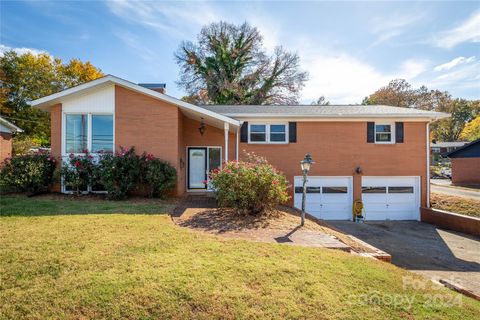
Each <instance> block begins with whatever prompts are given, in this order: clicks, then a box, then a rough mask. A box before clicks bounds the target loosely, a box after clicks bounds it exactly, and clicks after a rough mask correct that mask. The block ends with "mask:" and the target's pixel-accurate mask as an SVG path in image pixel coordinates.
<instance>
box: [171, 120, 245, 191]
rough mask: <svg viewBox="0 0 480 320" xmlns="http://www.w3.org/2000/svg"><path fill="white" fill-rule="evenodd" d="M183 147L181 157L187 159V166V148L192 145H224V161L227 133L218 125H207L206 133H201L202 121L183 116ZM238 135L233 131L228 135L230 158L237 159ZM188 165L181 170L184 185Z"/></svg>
mask: <svg viewBox="0 0 480 320" xmlns="http://www.w3.org/2000/svg"><path fill="white" fill-rule="evenodd" d="M181 122H182V132H183V134H182V137H181V139H180V140H182V143H183V145H182V147H181V148H180V149H179V154H180V157H181V158H182V159H183V160H184V161H185V166H186V165H187V161H186V159H187V153H186V148H187V147H189V146H191V147H200V146H205V147H207V146H210V147H222V161H224V159H225V153H224V152H225V133H224V129H220V128H217V127H212V126H210V125H205V133H204V134H203V135H201V134H200V132H199V131H198V128H199V127H200V122H199V121H195V120H192V119H190V118H187V117H185V116H183V117H182V121H181ZM235 139H236V135H235V134H234V133H232V132H230V133H229V135H228V159H229V160H235V159H236V144H235ZM186 172H187V169H186V167H185V168H184V169H183V170H182V171H181V177H180V179H179V183H183V186H184V187H185V186H186V182H185V181H186Z"/></svg>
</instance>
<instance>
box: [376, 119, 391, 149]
mask: <svg viewBox="0 0 480 320" xmlns="http://www.w3.org/2000/svg"><path fill="white" fill-rule="evenodd" d="M377 125H378V126H390V141H377ZM373 129H374V130H373V132H374V138H375V143H376V144H394V143H395V122H380V121H377V122H375V124H374V126H373ZM379 133H380V134H381V133H382V132H379Z"/></svg>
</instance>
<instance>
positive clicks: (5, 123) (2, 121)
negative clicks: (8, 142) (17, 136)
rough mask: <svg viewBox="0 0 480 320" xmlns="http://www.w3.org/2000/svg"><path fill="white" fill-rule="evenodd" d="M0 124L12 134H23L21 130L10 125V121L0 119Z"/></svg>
mask: <svg viewBox="0 0 480 320" xmlns="http://www.w3.org/2000/svg"><path fill="white" fill-rule="evenodd" d="M0 123H1V124H2V125H4V126H5V127H7V128H9V129H10V130H12V132H13V133H18V132H23V130H22V129H21V128H19V127H17V126H16V125H14V124H13V123H11V122H10V121H8V120H5V119H3V118H0Z"/></svg>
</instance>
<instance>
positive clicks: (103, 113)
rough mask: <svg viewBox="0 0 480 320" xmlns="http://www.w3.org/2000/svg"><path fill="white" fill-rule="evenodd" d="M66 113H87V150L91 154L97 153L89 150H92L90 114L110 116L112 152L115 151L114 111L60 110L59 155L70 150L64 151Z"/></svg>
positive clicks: (65, 154)
mask: <svg viewBox="0 0 480 320" xmlns="http://www.w3.org/2000/svg"><path fill="white" fill-rule="evenodd" d="M67 115H87V150H88V151H89V153H91V154H94V155H95V154H98V153H95V152H91V150H92V116H96V115H99V116H112V130H113V132H112V135H113V141H112V143H113V145H112V152H113V153H115V113H111V112H63V111H62V132H61V136H62V141H61V155H62V156H68V155H69V154H70V152H68V153H67V152H66V139H67V130H66V129H67V127H66V123H67ZM82 154H84V153H82V152H80V153H74V155H82Z"/></svg>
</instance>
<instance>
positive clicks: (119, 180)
mask: <svg viewBox="0 0 480 320" xmlns="http://www.w3.org/2000/svg"><path fill="white" fill-rule="evenodd" d="M141 169H142V168H141V162H140V157H139V156H138V155H137V154H135V149H134V148H133V147H132V148H130V149H128V150H127V149H123V148H122V149H121V151H120V152H119V153H118V154H115V155H113V154H104V155H102V156H101V157H100V160H99V162H98V166H97V167H96V169H95V176H96V177H97V179H99V181H100V183H101V184H102V185H103V186H104V187H105V190H106V191H107V193H108V194H107V198H108V199H112V200H121V199H125V198H126V197H127V196H128V195H129V194H130V193H131V192H132V191H133V190H134V189H135V187H136V186H137V183H138V181H140V179H141V173H142V170H141Z"/></svg>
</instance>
